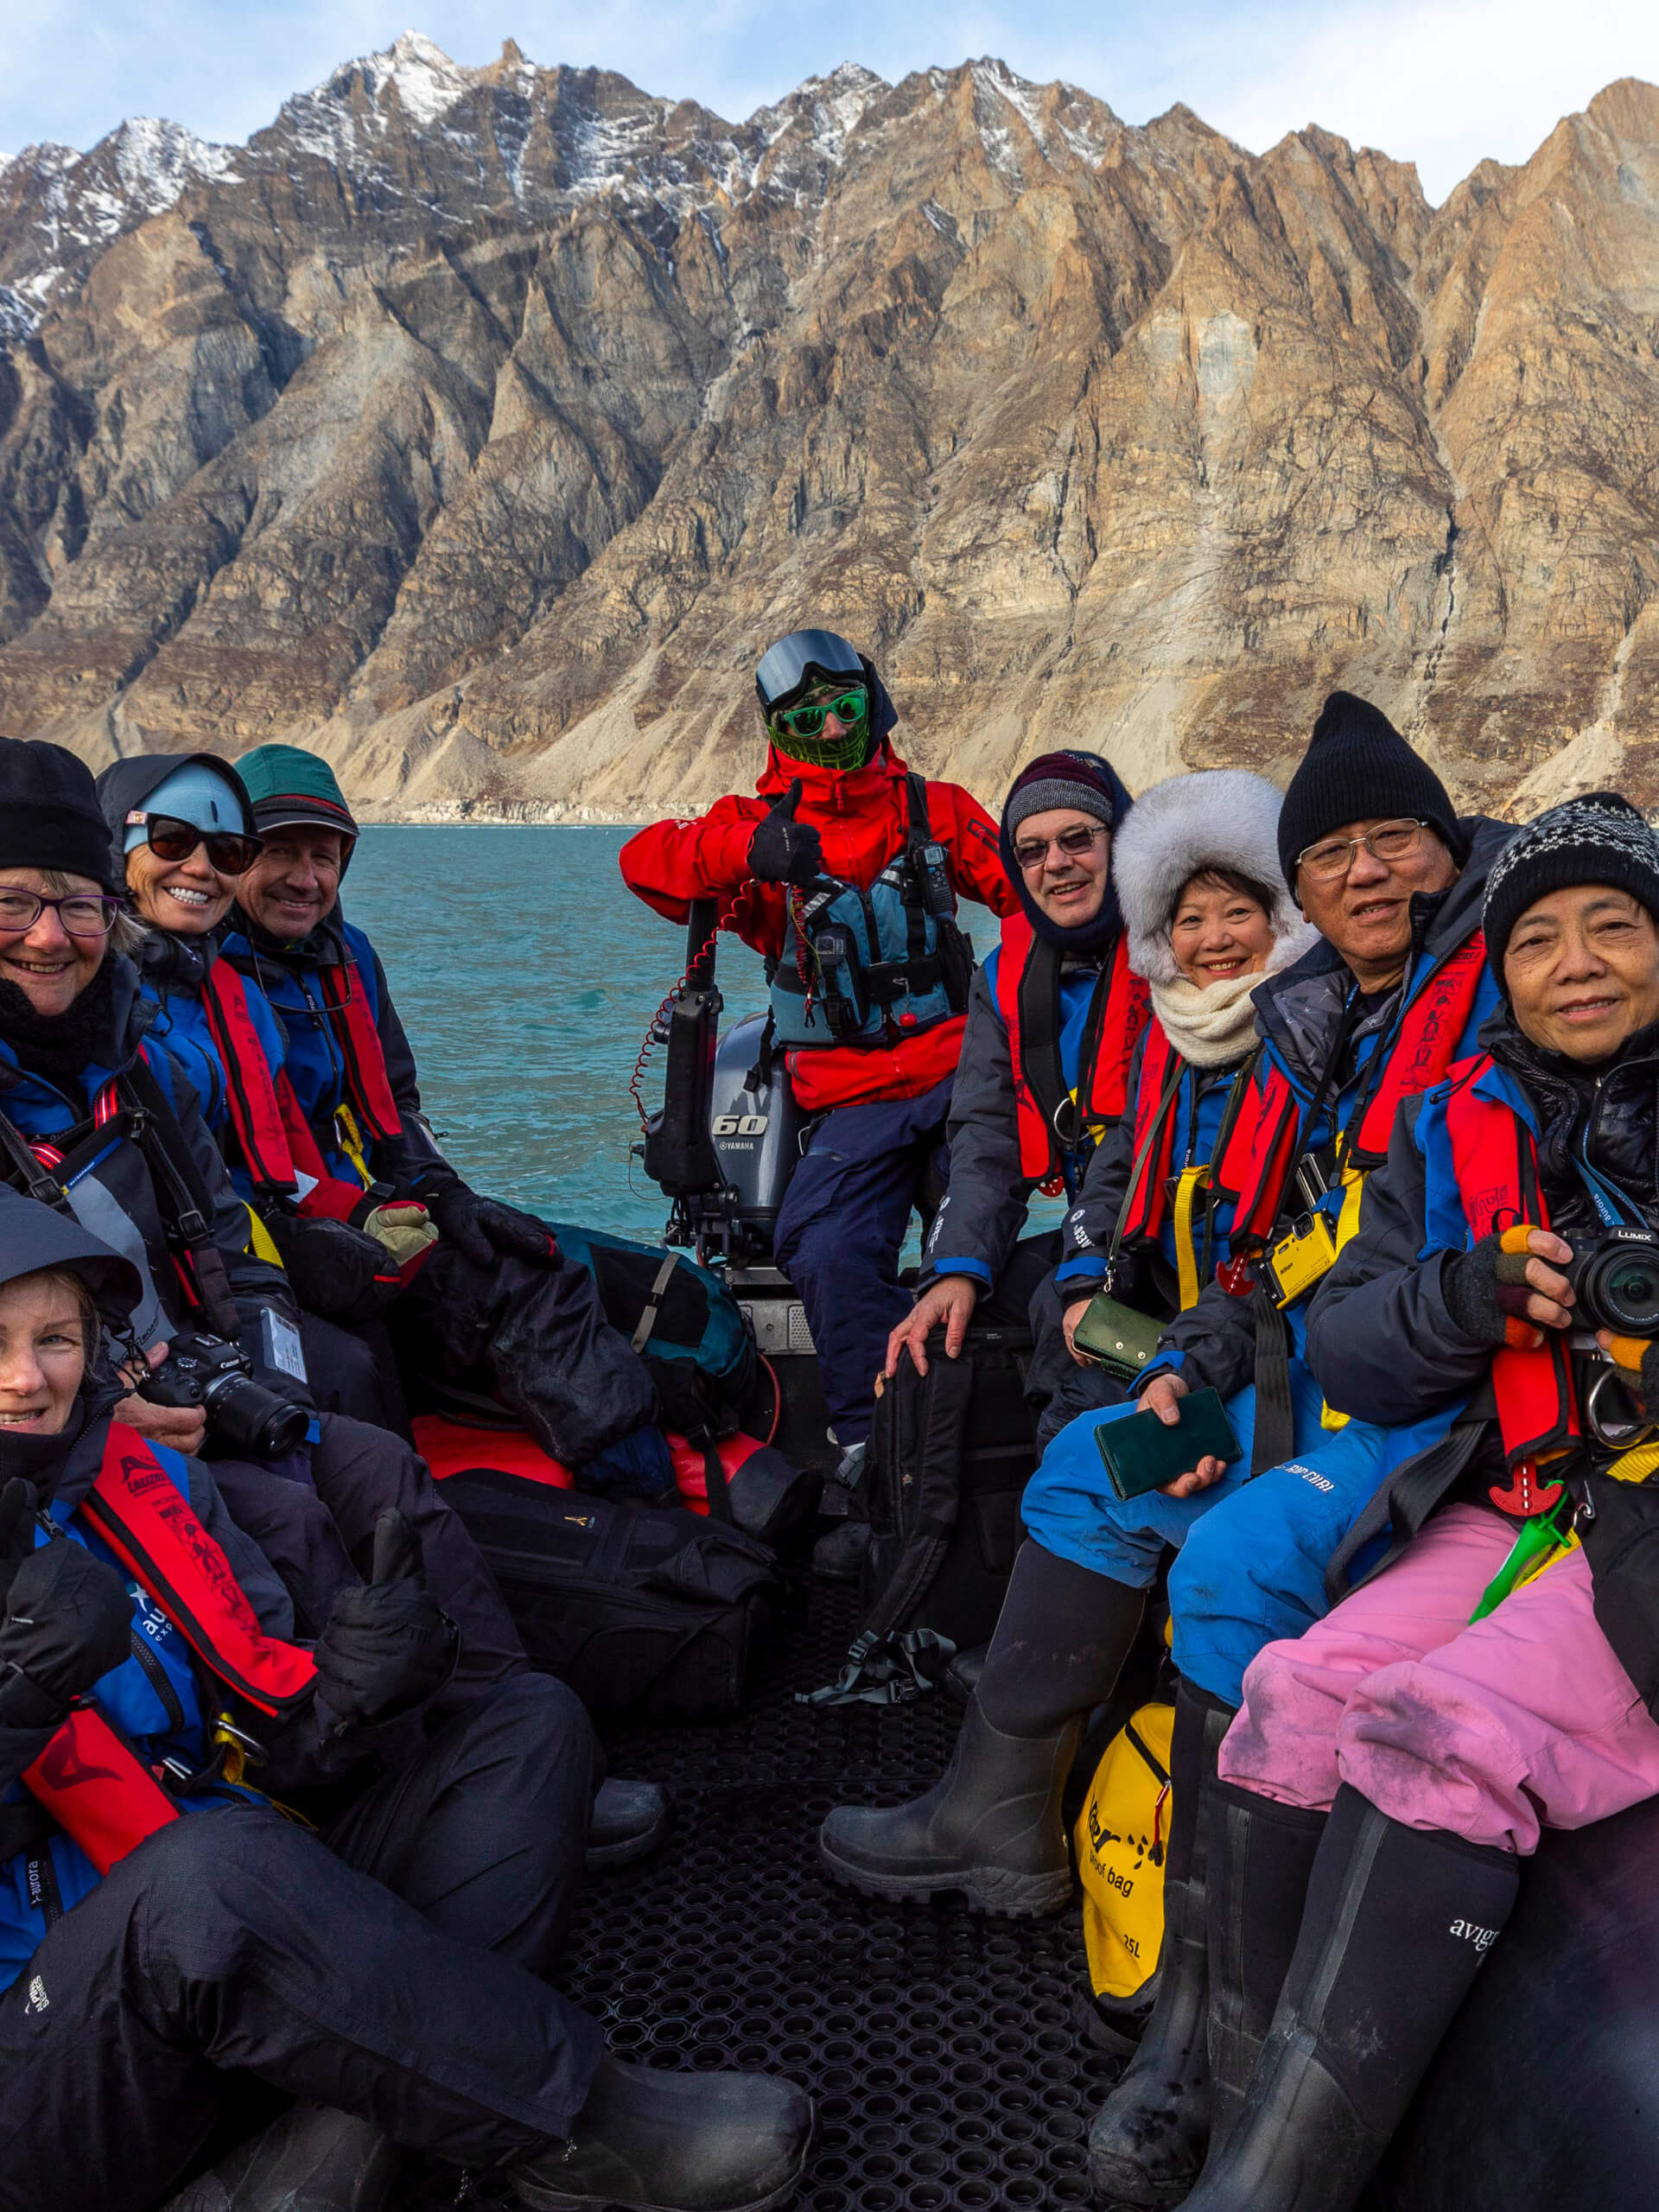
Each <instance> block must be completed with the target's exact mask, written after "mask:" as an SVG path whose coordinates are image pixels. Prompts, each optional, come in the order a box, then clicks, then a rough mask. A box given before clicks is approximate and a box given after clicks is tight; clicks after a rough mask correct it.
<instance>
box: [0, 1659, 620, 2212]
mask: <svg viewBox="0 0 1659 2212" xmlns="http://www.w3.org/2000/svg"><path fill="white" fill-rule="evenodd" d="M592 1740H593V1739H592V1735H591V1732H590V1731H589V1728H588V1719H587V1716H586V1715H585V1713H583V1712H582V1707H581V1706H580V1705H579V1704H578V1703H577V1701H576V1700H575V1697H574V1696H572V1694H570V1692H569V1690H567V1689H564V1688H562V1687H561V1686H560V1685H559V1684H558V1683H556V1682H553V1681H548V1680H547V1679H546V1678H544V1677H543V1676H540V1675H522V1676H519V1677H518V1678H517V1679H515V1680H514V1681H510V1682H505V1683H503V1684H501V1685H500V1686H499V1688H495V1689H493V1690H491V1691H489V1692H488V1693H486V1695H485V1696H484V1697H482V1698H480V1700H478V1701H477V1702H476V1703H475V1704H474V1705H473V1706H471V1707H469V1708H468V1709H467V1711H466V1712H465V1713H460V1714H457V1715H456V1716H455V1718H454V1719H452V1720H451V1721H450V1722H449V1723H448V1725H447V1726H445V1728H443V1729H442V1731H441V1732H440V1733H439V1734H438V1735H437V1736H435V1738H433V1739H432V1741H431V1742H430V1743H429V1745H427V1747H426V1749H425V1751H423V1753H422V1754H421V1755H420V1756H419V1757H418V1758H416V1760H415V1761H414V1762H413V1763H412V1764H410V1765H409V1766H407V1767H405V1768H404V1769H403V1770H401V1771H400V1772H399V1773H397V1774H396V1775H393V1776H391V1777H387V1778H386V1779H385V1780H384V1781H381V1782H378V1783H375V1784H374V1785H373V1786H372V1788H370V1789H368V1790H366V1791H365V1793H364V1795H363V1796H361V1797H360V1798H359V1800H358V1801H357V1802H355V1803H354V1804H353V1806H352V1807H351V1808H350V1809H349V1810H348V1811H347V1812H346V1814H345V1815H343V1816H342V1817H340V1819H339V1820H338V1821H336V1822H335V1823H334V1826H333V1827H331V1828H330V1829H329V1830H328V1832H327V1837H326V1839H325V1838H322V1837H319V1836H317V1835H315V1834H312V1833H311V1832H310V1831H309V1830H308V1829H306V1828H303V1827H298V1826H296V1824H295V1823H294V1822H292V1821H288V1820H285V1819H284V1818H283V1815H281V1814H280V1813H277V1812H273V1811H270V1810H268V1809H265V1808H256V1807H239V1806H238V1807H235V1808H226V1809H225V1810H221V1811H216V1812H206V1813H201V1814H197V1815H190V1816H189V1817H188V1818H186V1819H184V1820H181V1821H175V1822H174V1823H173V1824H172V1826H171V1827H166V1828H163V1829H162V1831H161V1832H160V1833H159V1834H156V1835H154V1836H152V1837H150V1838H149V1840H148V1841H147V1842H146V1843H143V1844H142V1845H141V1846H140V1847H139V1848H138V1849H137V1851H135V1852H134V1853H132V1854H131V1856H130V1858H128V1859H124V1860H123V1861H122V1863H121V1864H120V1865H119V1866H117V1867H116V1868H115V1869H114V1871H113V1872H111V1874H110V1876H109V1877H108V1878H107V1879H106V1880H105V1882H103V1883H102V1884H101V1885H100V1886H99V1888H98V1889H96V1890H95V1891H93V1892H92V1895H91V1896H90V1897H87V1898H86V1899H85V1900H83V1902H82V1903H81V1904H78V1905H77V1906H76V1907H75V1908H74V1910H73V1911H71V1912H69V1913H67V1914H66V1916H64V1918H63V1919H61V1920H60V1922H59V1923H57V1925H56V1926H55V1927H54V1929H52V1930H51V1932H50V1934H49V1935H48V1936H47V1937H46V1940H45V1941H44V1942H42V1943H41V1946H40V1948H38V1949H37V1950H36V1952H35V1955H34V1956H33V1958H31V1959H30V1960H29V1963H28V1965H27V1966H25V1967H24V1968H23V1970H22V1973H21V1974H19V1976H18V1978H17V1980H16V1981H15V1982H14V1983H13V1984H12V1986H11V1987H10V1989H9V1990H8V1991H7V1992H6V1993H5V1994H4V1995H3V1996H0V2212H88V2208H90V2207H92V2206H96V2207H97V2208H98V2212H142V2208H143V2207H145V2206H147V2205H149V2204H152V2203H154V2202H156V2201H157V2200H158V2199H160V2198H162V2197H163V2196H165V2195H166V2194H167V2192H168V2190H169V2188H170V2187H171V2186H172V2185H173V2183H175V2181H176V2179H177V2178H178V2177H179V2176H180V2175H181V2172H182V2171H183V2170H184V2169H185V2167H186V2166H187V2165H188V2163H189V2161H190V2159H191V2158H193V2157H194V2154H195V2152H196V2151H197V2149H198V2148H199V2146H200V2145H201V2144H202V2143H203V2142H204V2141H205V2140H206V2139H207V2134H208V2132H209V2130H210V2129H211V2128H212V2126H213V2124H214V2121H215V2120H216V2119H217V2118H218V2116H219V2113H220V2111H221V2109H222V2107H223V2106H224V2104H225V2102H226V2098H227V2097H228V2096H229V2095H231V2094H232V2093H233V2091H234V2088H235V2087H236V2080H237V2076H238V2075H252V2076H254V2077H256V2078H257V2080H258V2081H260V2082H264V2083H266V2084H268V2085H269V2086H270V2087H271V2088H277V2089H279V2090H282V2091H283V2092H285V2093H287V2094H290V2095H293V2096H296V2097H308V2098H311V2099H314V2100H315V2101H316V2102H318V2103H320V2104H325V2105H334V2106H340V2107H344V2108H345V2109H346V2111H348V2112H353V2113H359V2114H360V2115H361V2116H363V2117H364V2118H365V2119H369V2120H373V2121H375V2122H376V2123H377V2124H378V2126H381V2127H383V2128H385V2131H386V2132H387V2133H389V2134H390V2135H391V2136H392V2137H393V2138H394V2139H396V2140H397V2141H398V2142H400V2143H403V2144H405V2145H409V2146H410V2148H412V2149H415V2150H420V2151H425V2152H429V2153H431V2154H432V2155H433V2156H435V2157H437V2158H445V2159H449V2160H453V2161H454V2163H455V2164H467V2165H472V2166H481V2167H491V2166H496V2165H499V2164H504V2163H505V2162H506V2161H508V2160H510V2159H512V2158H516V2157H519V2156H522V2155H523V2154H524V2152H529V2151H532V2150H535V2149H537V2148H539V2147H541V2146H542V2145H544V2144H546V2143H547V2142H549V2141H550V2140H551V2141H557V2140H559V2139H562V2138H563V2137H564V2136H565V2135H567V2134H568V2133H569V2127H570V2123H571V2121H572V2120H573V2119H574V2118H575V2114H576V2113H577V2112H578V2111H579V2110H580V2109H581V2107H582V2103H583V2101H584V2100H585V2098H586V2096H587V2094H588V2086H589V2083H590V2082H591V2081H592V2079H593V2075H594V2068H595V2067H596V2066H597V2064H598V2062H599V2056H600V2051H601V2037H600V2031H599V2029H598V2027H597V2025H596V2024H594V2021H593V2020H591V2019H590V2018H588V2015H587V2014H586V2013H585V2012H579V2011H578V2010H577V2009H576V2008H575V2005H571V2004H569V2002H568V2001H567V2000H566V1999H563V1998H562V1997H559V1996H556V1994H555V1993H554V1992H553V1991H552V1990H550V1989H549V1988H548V1987H547V1986H546V1985H545V1983H544V1982H543V1981H542V1980H540V1979H538V1977H539V1976H540V1975H542V1974H545V1973H546V1972H547V1971H548V1969H549V1968H550V1967H551V1965H552V1964H553V1961H554V1960H555V1958H556V1955H557V1953H558V1950H559V1947H560V1945H561V1943H562V1942H563V1940H564V1937H565V1935H566V1932H567V1930H568V1929H569V1923H570V1919H571V1915H572V1913H573V1911H574V1910H575V1902H576V1895H577V1890H578V1886H579V1884H580V1879H581V1869H582V1843H583V1838H584V1835H585V1834H586V1829H587V1820H588V1758H589V1754H590V1749H591V1745H592Z"/></svg>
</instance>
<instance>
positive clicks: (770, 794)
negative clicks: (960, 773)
mask: <svg viewBox="0 0 1659 2212" xmlns="http://www.w3.org/2000/svg"><path fill="white" fill-rule="evenodd" d="M906 773H907V770H906V766H905V764H904V762H903V761H902V760H899V759H898V758H897V756H896V755H895V754H894V753H893V750H892V748H891V747H889V746H887V745H883V746H882V747H880V750H879V751H878V753H876V755H875V757H874V760H871V761H870V762H869V763H868V766H865V767H862V768H855V769H852V770H836V769H831V768H817V767H814V766H812V765H811V764H810V762H809V761H804V760H789V759H787V758H786V757H785V755H784V754H782V753H779V751H778V750H777V748H776V747H772V748H770V749H769V751H768V753H767V757H766V771H765V772H764V774H763V775H762V776H761V778H760V785H759V786H758V791H759V796H758V797H756V798H721V799H716V800H715V804H713V805H712V806H711V807H710V808H709V811H708V813H707V814H705V815H702V816H701V817H699V818H698V819H697V820H696V821H695V822H653V823H652V825H651V827H650V828H649V829H641V830H640V831H639V833H638V835H637V836H632V837H630V838H629V840H628V842H627V843H626V845H624V846H623V848H622V852H621V856H620V858H621V868H622V880H623V881H624V882H625V883H626V885H627V887H628V888H629V890H630V891H632V892H633V893H636V894H637V896H639V898H641V899H644V900H645V904H646V905H647V906H650V907H652V909H653V910H654V911H655V912H657V913H659V914H662V915H664V916H666V918H668V919H669V920H670V921H671V922H683V921H684V920H685V919H686V917H687V912H688V910H689V908H690V902H691V901H692V899H718V900H719V901H720V907H721V914H722V915H723V916H724V915H728V914H729V916H730V920H729V921H728V927H729V928H733V929H735V930H736V931H737V933H738V935H739V936H740V937H741V938H742V939H743V941H744V943H745V944H751V945H753V947H754V949H755V950H756V951H757V952H760V953H764V954H766V955H767V956H768V957H773V958H775V957H776V956H777V954H778V953H779V950H781V949H782V946H783V942H784V922H785V913H784V891H783V887H782V886H781V885H779V884H776V883H757V884H753V885H752V886H750V887H749V888H748V889H747V890H745V889H744V888H743V887H744V885H745V884H746V882H747V880H748V873H749V841H750V839H751V838H752V837H753V835H754V831H755V825H756V823H759V822H761V821H764V819H765V818H766V814H767V811H768V810H769V808H770V806H771V804H772V802H773V801H774V800H777V799H780V798H783V796H784V795H785V792H786V791H788V789H789V787H790V785H791V783H793V782H794V780H795V779H796V778H797V777H799V778H800V779H801V802H800V804H799V806H798V808H797V810H796V818H797V820H798V821H801V822H810V823H811V824H812V826H813V828H814V829H817V832H818V835H819V836H820V837H822V839H823V864H824V867H825V868H827V869H828V871H829V874H831V875H835V876H840V877H842V879H843V880H845V881H847V882H849V883H856V884H858V885H860V886H862V887H868V885H870V884H872V883H874V880H875V879H876V877H877V876H878V875H880V873H881V871H882V869H883V868H885V867H886V866H887V862H888V861H890V860H891V859H892V858H893V855H894V854H895V853H896V852H897V851H898V850H899V847H900V845H901V844H902V843H903V842H904V836H905V777H906ZM927 812H928V820H929V822H930V823H931V826H932V832H933V835H934V836H935V837H936V838H937V839H938V842H940V843H941V844H942V845H943V846H944V849H945V854H946V864H947V866H948V868H949V869H950V881H951V885H952V887H953V888H954V890H955V891H956V893H957V897H958V898H962V899H977V900H978V901H979V903H980V904H981V905H982V906H988V907H989V908H990V909H991V912H993V913H995V914H998V915H1002V914H1012V913H1014V912H1016V910H1017V908H1018V905H1019V902H1018V900H1017V899H1015V897H1014V892H1013V890H1012V888H1011V887H1010V886H1009V883H1008V880H1007V876H1006V875H1004V874H1003V873H1002V862H1001V858H1000V856H999V854H998V850H997V838H996V824H995V822H993V821H992V819H991V817H990V816H989V815H988V814H987V813H986V811H985V810H984V808H983V807H982V805H981V804H979V802H978V800H977V799H976V798H972V797H971V796H970V795H969V793H968V792H967V791H963V788H962V786H961V785H960V784H935V783H930V784H929V785H928V786H927ZM964 1019H965V1017H964V1016H963V1015H961V1014H957V1015H954V1016H953V1017H952V1018H951V1019H950V1020H949V1021H941V1022H938V1023H937V1024H936V1025H935V1026H934V1027H932V1028H931V1029H926V1030H924V1031H922V1032H921V1033H920V1034H919V1035H918V1036H915V1037H907V1038H902V1039H899V1040H898V1041H897V1042H896V1043H895V1044H893V1045H892V1046H882V1045H878V1046H858V1045H829V1046H817V1048H815V1049H814V1050H812V1051H810V1052H791V1054H790V1055H789V1071H790V1077H791V1082H792V1083H793V1084H794V1088H795V1095H796V1096H797V1098H798V1100H799V1102H800V1103H801V1105H802V1106H803V1107H804V1108H805V1109H806V1110H807V1112H809V1113H814V1114H816V1113H822V1112H823V1111H824V1110H825V1109H827V1108H829V1107H831V1106H855V1105H863V1104H865V1103H868V1101H870V1100H872V1099H877V1098H916V1097H919V1096H920V1095H921V1093H922V1092H923V1091H925V1090H931V1089H932V1087H933V1085H934V1084H936V1083H941V1082H943V1081H944V1077H946V1076H948V1075H950V1073H951V1072H952V1071H954V1069H955V1067H956V1065H957V1054H958V1052H960V1050H961V1047H962V1031H963V1020H964Z"/></svg>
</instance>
